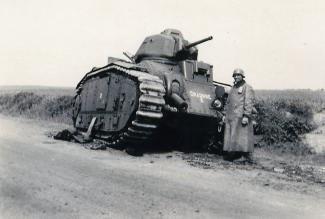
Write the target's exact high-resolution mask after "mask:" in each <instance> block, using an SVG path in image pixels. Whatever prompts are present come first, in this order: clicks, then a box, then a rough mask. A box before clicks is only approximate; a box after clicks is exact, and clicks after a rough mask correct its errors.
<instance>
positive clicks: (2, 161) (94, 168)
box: [0, 116, 325, 218]
mask: <svg viewBox="0 0 325 219" xmlns="http://www.w3.org/2000/svg"><path fill="white" fill-rule="evenodd" d="M61 128H62V126H61V127H59V126H58V125H57V124H55V123H50V124H47V123H45V122H43V121H39V122H37V121H34V120H26V119H13V118H8V117H4V116H0V217H1V218H324V215H325V208H324V206H325V199H324V197H325V196H324V195H325V192H324V190H322V189H323V188H324V187H317V188H318V189H319V192H316V193H317V194H318V195H312V194H309V193H305V194H304V193H301V192H296V191H294V190H288V191H286V190H277V189H274V188H272V187H270V186H265V184H264V185H263V184H258V183H252V180H251V179H253V178H254V177H256V176H257V175H258V174H260V173H259V172H258V171H250V172H247V171H245V170H236V171H231V170H226V169H203V168H197V167H193V166H191V165H189V164H188V162H186V161H184V160H183V159H182V158H181V157H182V156H181V155H180V154H181V153H180V152H173V153H168V154H150V155H144V156H143V157H130V156H128V155H126V154H125V153H124V152H121V151H116V150H112V149H108V150H106V151H91V150H87V149H85V148H83V147H81V146H80V145H79V144H75V143H69V142H62V141H56V140H53V139H51V138H48V137H47V134H46V133H48V132H49V131H52V130H59V129H61Z"/></svg>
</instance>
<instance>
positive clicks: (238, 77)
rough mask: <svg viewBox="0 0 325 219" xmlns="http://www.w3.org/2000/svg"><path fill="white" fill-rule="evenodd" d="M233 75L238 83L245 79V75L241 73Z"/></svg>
mask: <svg viewBox="0 0 325 219" xmlns="http://www.w3.org/2000/svg"><path fill="white" fill-rule="evenodd" d="M233 77H234V80H235V83H238V82H240V81H242V80H243V76H242V75H240V74H234V76H233Z"/></svg>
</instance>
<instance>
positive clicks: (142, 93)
mask: <svg viewBox="0 0 325 219" xmlns="http://www.w3.org/2000/svg"><path fill="white" fill-rule="evenodd" d="M125 64H126V63H123V65H125ZM127 64H128V63H127ZM106 70H108V71H111V70H114V72H113V71H112V72H109V73H108V74H120V75H124V76H125V77H128V78H130V79H132V80H133V81H135V82H136V84H137V85H138V89H137V90H138V91H139V99H138V108H137V110H136V112H135V115H133V116H131V119H132V120H131V121H130V122H129V123H128V126H127V127H125V128H124V129H123V131H121V132H119V133H114V134H113V133H112V134H110V135H109V137H108V138H105V142H106V145H107V146H108V147H113V148H124V147H125V146H126V144H132V146H134V145H139V144H142V143H145V142H147V141H148V140H149V139H150V138H151V137H152V135H153V134H154V132H155V130H156V129H157V128H158V125H159V122H160V121H161V119H162V117H163V113H162V108H163V106H164V105H165V100H164V95H165V93H166V90H165V87H164V85H163V81H162V80H161V79H160V78H159V77H157V76H155V75H151V74H148V73H146V72H143V71H138V70H134V69H130V68H128V66H126V67H122V66H120V65H116V64H113V65H112V66H110V67H109V68H108V69H105V71H106ZM115 72H118V73H115ZM95 136H96V134H95Z"/></svg>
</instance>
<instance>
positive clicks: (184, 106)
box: [170, 93, 188, 112]
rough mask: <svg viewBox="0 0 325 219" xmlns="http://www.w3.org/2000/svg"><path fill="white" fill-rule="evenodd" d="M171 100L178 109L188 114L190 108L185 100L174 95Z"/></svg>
mask: <svg viewBox="0 0 325 219" xmlns="http://www.w3.org/2000/svg"><path fill="white" fill-rule="evenodd" d="M170 99H171V100H172V101H173V103H174V104H175V106H176V107H177V109H178V110H179V111H181V112H186V110H187V108H188V104H187V103H186V102H185V100H184V99H183V98H181V97H180V96H179V95H178V94H176V93H172V94H171V95H170Z"/></svg>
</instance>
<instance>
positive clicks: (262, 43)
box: [0, 0, 325, 89]
mask: <svg viewBox="0 0 325 219" xmlns="http://www.w3.org/2000/svg"><path fill="white" fill-rule="evenodd" d="M0 2H1V7H0V30H1V32H0V33H1V37H0V67H1V69H0V85H43V86H61V87H62V86H63V87H74V86H75V85H76V84H77V83H78V82H79V80H80V79H81V78H82V77H83V76H84V74H85V73H87V72H89V71H90V70H91V68H92V67H94V66H97V67H100V66H104V65H106V63H107V57H108V56H112V57H117V58H124V59H126V58H125V57H124V56H123V54H122V53H123V52H124V51H128V52H130V53H132V54H135V53H136V51H137V49H138V48H139V46H140V44H141V43H142V41H143V40H144V38H145V37H146V36H149V35H154V34H158V33H160V32H161V31H163V30H164V29H166V28H175V29H178V30H180V31H182V33H183V36H184V37H185V38H186V39H187V40H189V41H190V42H191V41H196V40H199V39H202V38H205V37H208V36H210V35H212V36H213V38H214V39H213V40H212V41H209V42H206V43H204V44H201V45H199V46H198V49H199V57H198V59H199V60H200V61H204V62H207V63H209V64H212V65H213V66H214V80H216V81H220V82H225V83H232V81H233V79H232V77H231V76H232V72H233V70H234V69H235V68H238V67H240V68H242V69H244V71H245V73H246V80H247V82H248V83H249V84H251V85H252V86H253V87H254V88H256V89H301V88H303V89H305V88H311V89H320V88H325V1H323V0H285V1H282V0H273V1H266V0H245V1H243V0H200V1H194V0H156V1H155V0H137V1H131V0H130V1H125V0H119V1H116V0H115V1H114V0H91V1H84V0H70V1H69V0H29V1H23V0H0Z"/></svg>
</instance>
